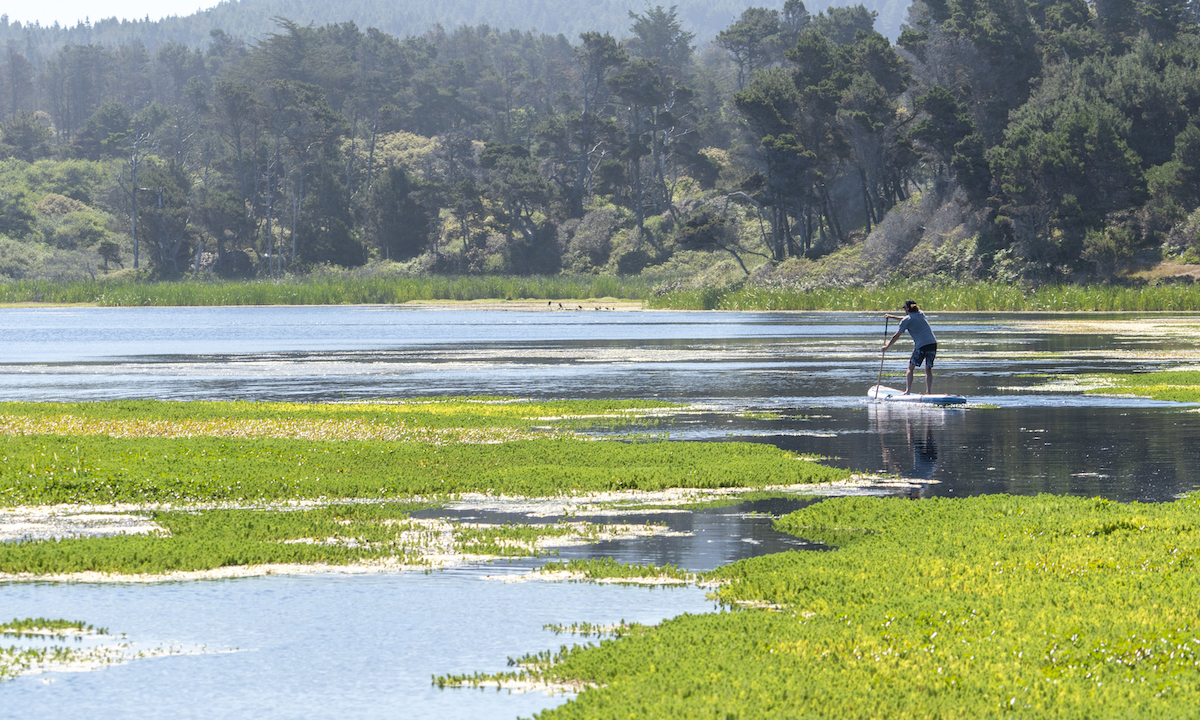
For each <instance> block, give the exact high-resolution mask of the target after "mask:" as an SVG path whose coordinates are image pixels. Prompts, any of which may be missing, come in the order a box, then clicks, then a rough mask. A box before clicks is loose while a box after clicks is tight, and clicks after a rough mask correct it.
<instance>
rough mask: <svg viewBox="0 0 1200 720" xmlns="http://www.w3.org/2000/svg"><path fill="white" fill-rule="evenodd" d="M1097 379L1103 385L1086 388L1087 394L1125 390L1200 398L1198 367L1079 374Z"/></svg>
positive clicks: (1180, 399)
mask: <svg viewBox="0 0 1200 720" xmlns="http://www.w3.org/2000/svg"><path fill="white" fill-rule="evenodd" d="M1081 381H1082V382H1089V381H1090V382H1099V383H1102V384H1103V387H1099V388H1091V389H1089V390H1087V391H1086V392H1087V393H1090V394H1104V395H1112V394H1128V395H1139V396H1142V397H1148V398H1152V399H1154V400H1165V401H1168V402H1193V403H1194V402H1200V370H1165V371H1161V372H1149V373H1136V374H1133V375H1116V374H1111V373H1110V374H1104V375H1094V376H1091V375H1090V376H1087V377H1085V378H1081Z"/></svg>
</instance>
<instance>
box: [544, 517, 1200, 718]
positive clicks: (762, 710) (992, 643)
mask: <svg viewBox="0 0 1200 720" xmlns="http://www.w3.org/2000/svg"><path fill="white" fill-rule="evenodd" d="M1198 516H1200V501H1198V499H1197V497H1196V496H1192V497H1189V498H1187V499H1184V500H1180V501H1178V502H1175V503H1168V504H1161V505H1138V504H1130V505H1123V504H1119V503H1113V502H1108V501H1104V500H1097V499H1083V498H1068V497H1049V496H1039V497H1027V498H1016V497H1009V496H985V497H977V498H970V499H960V500H946V499H939V500H922V501H916V502H914V501H908V500H902V499H880V498H839V499H834V500H828V501H825V502H822V503H818V504H816V505H813V506H810V507H807V508H805V509H802V510H800V511H797V512H796V513H793V514H792V515H790V516H788V517H786V518H784V519H783V520H781V521H780V522H779V526H780V527H781V528H782V529H785V530H787V531H789V532H792V533H795V534H797V535H800V536H802V537H806V538H811V539H817V540H822V541H825V542H832V543H837V544H838V545H839V546H840V549H838V550H836V551H833V552H826V553H816V552H804V551H797V552H787V553H782V554H778V555H769V556H764V557H760V558H755V559H752V560H746V561H742V562H738V563H735V564H733V565H731V566H728V567H725V568H721V569H719V570H717V571H715V572H713V573H711V575H712V576H713V577H715V578H720V579H724V580H727V581H729V582H730V584H729V585H727V586H726V587H724V588H723V589H721V590H720V591H719V597H720V599H721V600H722V601H724V602H726V603H729V604H730V605H733V606H740V604H743V603H748V604H751V605H765V606H767V607H771V608H775V609H774V610H773V611H771V610H763V609H749V610H734V611H731V612H725V613H718V614H707V615H695V616H682V617H680V618H676V619H674V620H670V621H667V622H664V623H663V624H662V625H661V626H660V627H659V628H657V629H656V630H653V631H651V632H648V633H645V634H642V635H637V636H631V637H626V638H624V639H621V640H619V641H605V642H603V643H601V644H600V645H599V646H591V647H584V649H580V650H572V651H567V652H566V653H565V655H564V656H562V657H560V658H559V662H558V663H557V664H555V665H553V666H552V667H551V668H550V669H548V670H546V671H545V674H546V676H547V677H548V678H549V679H551V680H554V681H560V682H594V683H598V684H600V685H603V686H605V687H603V688H601V689H594V690H586V691H584V692H583V693H582V694H581V695H580V696H579V697H578V699H577V700H576V701H574V702H571V703H568V704H566V705H563V706H561V707H559V708H556V709H553V710H549V711H546V712H545V713H544V714H543V715H540V716H539V717H545V718H547V720H549V719H551V718H577V717H578V718H584V717H588V718H593V717H617V716H620V717H639V718H668V717H670V718H679V717H721V718H726V717H738V718H741V717H753V718H795V717H805V718H824V717H828V718H880V717H887V718H958V717H971V718H993V717H995V718H998V717H1007V716H1015V717H1037V718H1050V717H1053V718H1087V717H1192V716H1194V713H1195V708H1196V707H1200V622H1198V621H1197V618H1198V617H1200V615H1198V614H1197V610H1198V606H1197V598H1198V597H1200V573H1198V572H1197V567H1196V563H1195V560H1196V553H1197V548H1198V547H1200V527H1198V526H1197V523H1196V518H1197V517H1198Z"/></svg>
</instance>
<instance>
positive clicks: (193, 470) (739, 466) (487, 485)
mask: <svg viewBox="0 0 1200 720" xmlns="http://www.w3.org/2000/svg"><path fill="white" fill-rule="evenodd" d="M844 475H845V473H844V472H843V471H839V470H833V469H830V468H826V467H823V466H820V465H817V464H815V463H811V462H807V461H804V460H800V459H797V458H795V457H794V456H791V455H788V454H787V453H784V452H782V451H779V450H777V449H775V448H772V447H768V446H763V445H759V444H752V443H665V442H661V443H624V442H618V441H586V440H571V439H546V440H523V441H517V442H509V443H504V444H502V445H453V446H440V445H435V444H430V443H394V444H393V443H378V442H357V441H307V440H274V439H237V440H233V439H225V438H192V439H187V440H182V439H180V440H176V439H156V438H141V439H131V440H120V439H114V438H110V437H107V436H75V437H71V436H44V435H43V436H28V437H25V436H8V437H7V438H4V439H3V441H0V503H3V504H8V505H12V504H28V503H38V504H43V503H63V502H70V503H79V502H83V503H96V502H205V501H213V500H237V501H261V500H290V499H300V498H314V497H331V498H386V497H396V496H414V495H415V496H426V497H429V496H437V497H441V496H446V495H450V494H455V493H462V492H495V493H502V494H512V495H556V494H560V493H565V492H574V491H597V490H662V489H665V488H672V487H693V488H721V487H762V486H765V485H794V484H801V483H810V482H828V481H831V480H834V479H837V478H840V477H842V476H844Z"/></svg>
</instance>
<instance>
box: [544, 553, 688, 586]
mask: <svg viewBox="0 0 1200 720" xmlns="http://www.w3.org/2000/svg"><path fill="white" fill-rule="evenodd" d="M536 572H539V573H547V574H549V573H570V574H571V575H574V576H577V577H579V578H581V579H585V580H630V581H633V580H644V579H654V580H662V579H668V580H676V581H679V582H695V581H696V578H697V577H698V576H697V574H696V573H693V572H689V571H687V570H681V569H680V568H677V567H675V566H674V565H637V564H629V563H623V562H618V561H616V560H613V559H612V558H609V557H603V558H587V559H575V560H568V561H566V562H548V563H546V564H544V565H542V566H541V567H540V568H538V569H537V570H536Z"/></svg>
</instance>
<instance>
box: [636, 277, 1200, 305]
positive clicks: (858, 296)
mask: <svg viewBox="0 0 1200 720" xmlns="http://www.w3.org/2000/svg"><path fill="white" fill-rule="evenodd" d="M907 298H914V299H916V300H917V302H918V303H920V305H921V306H922V307H923V308H925V309H927V310H941V311H954V310H958V311H1007V312H1021V311H1029V312H1032V311H1038V312H1043V311H1053V312H1078V311H1106V312H1120V311H1141V312H1151V311H1175V312H1191V311H1200V285H1156V286H1146V287H1119V286H1111V285H1047V286H1043V287H1039V288H1033V289H1030V288H1025V287H1021V286H1019V285H1012V284H1004V283H996V282H990V283H983V282H976V283H958V282H955V283H934V282H928V281H914V282H909V283H902V284H901V283H892V284H888V285H884V286H879V287H863V286H854V287H840V288H835V287H826V288H815V289H812V290H789V289H779V288H768V287H756V286H742V287H737V288H703V289H697V290H676V291H672V292H669V293H666V294H663V295H652V296H650V297H649V298H647V300H646V305H647V307H651V308H661V309H675V310H744V311H752V310H770V311H787V310H845V311H878V310H897V309H899V308H900V307H902V306H903V304H904V300H905V299H907Z"/></svg>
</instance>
